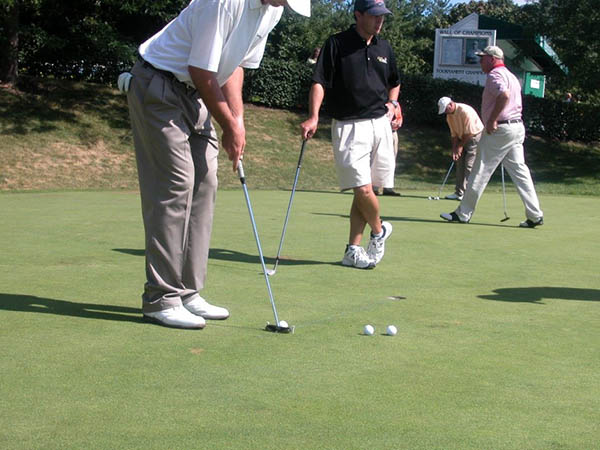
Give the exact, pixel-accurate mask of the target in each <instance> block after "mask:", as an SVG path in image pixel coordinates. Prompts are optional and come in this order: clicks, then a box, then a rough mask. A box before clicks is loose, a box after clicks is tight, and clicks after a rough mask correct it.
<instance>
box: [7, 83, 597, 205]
mask: <svg viewBox="0 0 600 450" xmlns="http://www.w3.org/2000/svg"><path fill="white" fill-rule="evenodd" d="M434 107H435V105H432V108H434ZM305 119H306V113H305V112H302V111H283V110H275V109H269V108H263V107H260V106H255V105H246V112H245V121H246V130H247V136H246V138H247V146H246V153H245V167H246V169H247V170H249V171H250V172H251V173H252V174H254V187H255V188H257V189H289V187H290V185H291V180H292V179H293V173H290V169H291V168H294V167H295V166H296V163H297V160H298V154H299V151H300V145H301V138H300V132H299V130H300V128H299V125H300V123H301V122H302V121H303V120H305ZM406 121H407V125H406V126H404V127H403V128H402V129H401V130H400V133H399V140H400V145H399V147H400V151H399V154H398V158H397V170H396V184H397V186H398V187H399V189H400V191H401V192H406V191H415V190H421V191H422V190H428V189H431V188H432V186H436V187H437V186H439V185H440V183H441V182H442V180H443V178H444V175H445V174H446V171H447V170H448V167H449V166H450V162H451V160H450V135H449V131H448V127H447V125H446V123H445V120H444V118H443V117H442V116H440V120H439V126H437V127H424V126H421V125H420V124H419V120H418V118H414V117H413V118H411V117H407V118H406ZM330 133H331V131H330V119H328V118H327V117H326V116H325V115H322V116H321V123H320V126H319V130H318V132H317V134H316V136H315V137H314V138H313V139H311V140H310V141H309V143H308V144H307V147H306V157H305V158H304V161H303V179H304V182H305V186H307V188H309V189H311V190H315V191H317V190H319V191H330V192H334V191H336V190H337V186H338V185H337V179H336V175H335V169H334V163H333V156H332V152H331V143H330V140H331V139H330ZM0 135H1V136H2V139H0V191H35V190H57V189H61V190H65V189H67V190H82V189H83V190H86V189H96V190H99V189H112V190H136V189H137V172H136V167H135V156H134V152H133V142H132V137H131V130H130V127H129V116H128V112H127V99H126V97H125V95H123V94H120V93H119V91H117V90H116V89H112V88H109V87H106V86H101V85H97V84H91V83H76V82H68V81H59V80H52V79H48V80H35V79H34V80H28V84H26V85H24V86H23V90H21V91H18V90H14V89H10V88H8V87H6V86H0ZM525 149H526V150H525V153H526V157H527V161H528V163H529V166H530V168H531V171H532V175H533V178H534V180H535V182H536V187H537V189H538V191H539V192H540V193H542V194H559V195H566V194H569V195H570V194H573V195H596V196H600V146H599V145H598V143H594V144H582V143H577V142H564V143H559V142H553V141H548V140H544V139H542V138H539V137H536V136H528V137H527V139H526V142H525ZM219 162H220V166H221V170H220V172H219V183H220V186H221V188H237V187H238V186H239V180H238V179H237V178H236V175H235V173H234V172H233V171H232V170H231V163H230V162H229V161H228V160H227V155H226V154H225V152H221V154H220V156H219ZM449 181H450V183H451V184H452V183H453V177H451V178H450V180H449ZM508 189H509V190H513V188H512V184H510V183H509V184H508ZM489 190H490V191H492V190H493V191H496V192H499V191H500V179H499V177H498V176H495V177H494V179H493V180H492V183H491V184H490V186H489ZM513 192H514V191H513Z"/></svg>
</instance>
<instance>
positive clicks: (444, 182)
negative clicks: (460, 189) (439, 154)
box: [438, 160, 454, 197]
mask: <svg viewBox="0 0 600 450" xmlns="http://www.w3.org/2000/svg"><path fill="white" fill-rule="evenodd" d="M453 167H454V160H452V164H450V168H449V169H448V172H446V176H445V177H444V181H443V182H442V185H441V186H440V190H439V191H438V197H441V196H442V189H444V186H446V181H448V177H449V176H450V172H452V168H453Z"/></svg>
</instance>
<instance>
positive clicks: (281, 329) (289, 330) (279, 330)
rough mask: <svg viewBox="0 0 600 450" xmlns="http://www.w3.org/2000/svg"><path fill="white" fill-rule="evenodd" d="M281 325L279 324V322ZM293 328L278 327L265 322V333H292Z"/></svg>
mask: <svg viewBox="0 0 600 450" xmlns="http://www.w3.org/2000/svg"><path fill="white" fill-rule="evenodd" d="M279 323H280V324H281V322H279ZM294 328H295V327H293V326H292V327H290V326H280V325H277V324H274V323H269V322H267V326H266V327H265V330H266V331H270V332H272V333H286V334H287V333H293V332H294Z"/></svg>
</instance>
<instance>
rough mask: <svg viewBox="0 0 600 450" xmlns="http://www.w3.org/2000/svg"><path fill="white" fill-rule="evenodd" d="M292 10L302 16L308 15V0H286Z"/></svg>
mask: <svg viewBox="0 0 600 450" xmlns="http://www.w3.org/2000/svg"><path fill="white" fill-rule="evenodd" d="M287 4H288V6H289V7H290V9H291V10H292V11H294V12H295V13H298V14H300V15H301V16H304V17H310V0H287Z"/></svg>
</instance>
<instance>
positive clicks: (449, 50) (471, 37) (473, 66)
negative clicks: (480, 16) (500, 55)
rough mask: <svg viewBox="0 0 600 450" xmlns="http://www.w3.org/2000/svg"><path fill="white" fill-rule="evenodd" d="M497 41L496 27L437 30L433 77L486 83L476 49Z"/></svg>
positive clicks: (480, 83) (481, 48)
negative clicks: (490, 28) (493, 28)
mask: <svg viewBox="0 0 600 450" xmlns="http://www.w3.org/2000/svg"><path fill="white" fill-rule="evenodd" d="M495 43H496V30H464V29H454V28H443V29H442V28H438V29H436V30H435V59H434V62H433V78H443V79H446V80H449V79H455V80H460V81H465V82H467V83H472V84H479V85H483V84H485V73H483V72H482V70H481V67H480V66H479V57H478V56H477V55H475V52H477V51H479V50H483V49H484V48H485V47H487V46H488V45H494V44H495Z"/></svg>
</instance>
